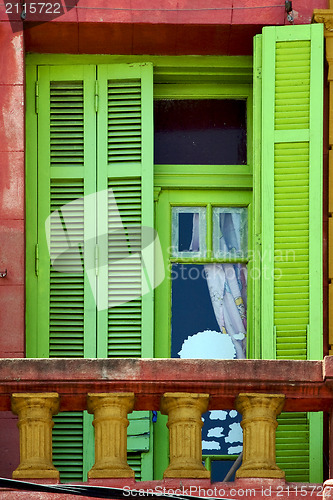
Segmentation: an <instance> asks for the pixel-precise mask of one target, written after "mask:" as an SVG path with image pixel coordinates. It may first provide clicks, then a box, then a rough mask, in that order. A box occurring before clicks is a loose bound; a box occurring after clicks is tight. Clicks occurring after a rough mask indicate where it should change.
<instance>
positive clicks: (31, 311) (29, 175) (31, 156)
mask: <svg viewBox="0 0 333 500" xmlns="http://www.w3.org/2000/svg"><path fill="white" fill-rule="evenodd" d="M36 80H37V68H36V67H35V66H33V67H29V68H27V71H26V130H29V138H28V136H26V143H25V151H26V175H25V186H26V194H27V196H26V201H27V202H26V212H25V213H26V257H25V258H26V299H25V300H26V331H27V332H29V335H28V334H27V335H26V356H27V357H33V356H36V355H37V354H36V353H37V344H38V335H37V327H36V325H37V318H38V308H37V307H36V305H37V283H38V280H37V276H36V273H35V267H36V266H35V256H36V245H37V242H38V235H37V161H36V158H37V115H36V113H35V83H36Z"/></svg>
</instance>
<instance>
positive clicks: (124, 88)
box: [97, 64, 154, 479]
mask: <svg viewBox="0 0 333 500" xmlns="http://www.w3.org/2000/svg"><path fill="white" fill-rule="evenodd" d="M97 74H98V86H99V96H100V98H99V103H100V104H99V112H98V123H97V136H98V141H99V144H98V160H97V161H98V165H99V168H98V174H97V186H98V191H100V192H103V191H104V190H108V194H107V196H105V197H104V202H102V203H98V208H97V210H98V245H99V255H100V265H101V266H104V267H103V268H102V267H101V271H100V272H99V276H98V290H97V294H98V296H99V297H100V298H102V303H101V307H99V309H100V310H99V312H98V320H97V325H98V330H97V335H98V340H97V343H98V344H97V352H98V356H99V357H108V358H114V357H153V281H152V280H153V257H154V253H153V249H152V246H151V245H150V244H151V240H150V238H151V231H150V230H151V229H152V228H153V224H154V220H153V149H152V145H153V72H152V65H151V64H133V65H132V64H131V65H125V64H124V65H103V66H98V70H97ZM105 264H106V265H105ZM105 300H106V301H107V303H105V302H103V301H105ZM105 332H107V335H105ZM150 425H151V424H150V418H149V413H148V412H140V413H139V414H134V415H133V416H130V425H129V428H128V451H129V452H130V453H131V456H132V453H138V452H140V451H142V452H144V453H142V457H141V460H142V461H147V460H148V461H149V460H151V453H152V452H150V453H147V452H148V450H149V443H150V439H151V436H150ZM141 465H142V464H141ZM144 468H145V467H144ZM146 479H148V477H146Z"/></svg>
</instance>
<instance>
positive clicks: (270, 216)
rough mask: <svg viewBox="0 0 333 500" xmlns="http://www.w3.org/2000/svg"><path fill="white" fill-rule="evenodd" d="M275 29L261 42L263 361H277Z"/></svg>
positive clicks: (267, 33) (267, 32)
mask: <svg viewBox="0 0 333 500" xmlns="http://www.w3.org/2000/svg"><path fill="white" fill-rule="evenodd" d="M275 40H276V29H275V28H273V27H271V28H264V29H263V38H262V168H263V171H264V172H265V175H263V177H262V182H261V189H262V200H261V203H262V205H261V211H262V272H261V283H262V288H261V294H262V301H261V320H262V326H261V331H262V358H263V359H275V352H276V348H275V343H274V337H273V331H274V319H273V318H274V280H273V276H274V111H275V109H274V102H275V101H274V93H275Z"/></svg>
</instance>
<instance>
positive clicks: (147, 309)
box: [140, 63, 154, 358]
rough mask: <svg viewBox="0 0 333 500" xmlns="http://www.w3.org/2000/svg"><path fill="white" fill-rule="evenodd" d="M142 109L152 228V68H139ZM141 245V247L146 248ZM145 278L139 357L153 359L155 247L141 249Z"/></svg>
mask: <svg viewBox="0 0 333 500" xmlns="http://www.w3.org/2000/svg"><path fill="white" fill-rule="evenodd" d="M140 73H141V85H142V87H141V89H142V90H141V92H142V94H141V106H142V200H143V202H142V226H143V228H145V227H147V228H153V227H154V198H153V197H154V164H153V139H154V137H153V133H154V131H153V123H154V117H153V67H152V64H151V63H147V64H144V65H141V66H140ZM145 243H146V242H145V241H143V246H144V245H145ZM147 243H149V241H148V242H147ZM143 251H144V266H145V276H146V280H147V283H148V286H149V288H150V291H149V293H146V294H145V295H143V297H142V332H143V334H142V357H143V358H150V357H153V345H154V335H153V331H154V247H153V245H152V244H150V245H149V246H148V247H146V248H143Z"/></svg>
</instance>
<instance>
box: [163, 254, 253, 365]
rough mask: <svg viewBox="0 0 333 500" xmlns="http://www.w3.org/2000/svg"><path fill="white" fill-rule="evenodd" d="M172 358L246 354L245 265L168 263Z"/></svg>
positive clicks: (222, 356) (230, 356) (219, 357)
mask: <svg viewBox="0 0 333 500" xmlns="http://www.w3.org/2000/svg"><path fill="white" fill-rule="evenodd" d="M171 280H172V287H171V290H172V295H171V307H172V312H171V357H181V358H202V359H234V358H238V359H241V358H243V359H244V358H245V357H246V330H247V320H246V303H247V301H246V288H247V285H246V283H247V269H246V265H244V264H205V265H203V264H180V263H177V264H176V263H174V264H172V269H171Z"/></svg>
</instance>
